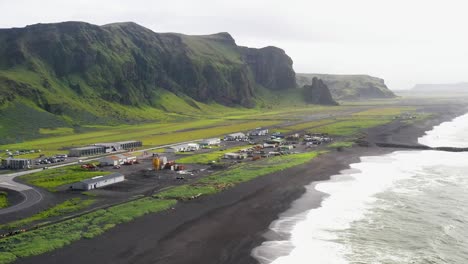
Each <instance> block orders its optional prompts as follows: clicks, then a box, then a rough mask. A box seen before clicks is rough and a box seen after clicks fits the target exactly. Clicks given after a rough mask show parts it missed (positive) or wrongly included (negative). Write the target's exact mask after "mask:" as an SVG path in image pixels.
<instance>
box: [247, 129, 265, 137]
mask: <svg viewBox="0 0 468 264" xmlns="http://www.w3.org/2000/svg"><path fill="white" fill-rule="evenodd" d="M248 134H249V136H266V135H268V129H267V128H261V127H258V128H256V129H255V130H252V131H250V132H249V133H248Z"/></svg>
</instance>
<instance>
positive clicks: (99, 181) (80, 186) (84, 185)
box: [71, 172, 125, 191]
mask: <svg viewBox="0 0 468 264" xmlns="http://www.w3.org/2000/svg"><path fill="white" fill-rule="evenodd" d="M124 180H125V176H124V175H123V174H121V173H118V172H116V173H112V174H109V175H106V176H97V177H93V178H91V179H86V180H82V181H80V182H77V183H74V184H72V185H71V188H72V189H74V190H83V191H88V190H92V189H97V188H101V187H105V186H108V185H111V184H115V183H118V182H123V181H124Z"/></svg>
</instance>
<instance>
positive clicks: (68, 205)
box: [0, 198, 94, 230]
mask: <svg viewBox="0 0 468 264" xmlns="http://www.w3.org/2000/svg"><path fill="white" fill-rule="evenodd" d="M92 203H94V200H93V199H87V200H84V199H81V198H73V199H70V200H67V201H65V202H63V203H60V204H58V205H56V206H54V207H51V208H49V209H47V210H44V211H42V212H40V213H37V214H35V215H33V216H31V217H27V218H23V219H21V220H18V221H14V222H10V223H8V224H4V225H0V229H3V230H14V229H18V228H20V227H23V226H26V225H29V224H31V223H35V222H36V223H37V222H39V221H42V220H45V219H48V218H51V217H57V216H64V215H67V214H70V213H73V212H77V211H80V210H82V209H85V208H87V207H88V206H90V205H91V204H92Z"/></svg>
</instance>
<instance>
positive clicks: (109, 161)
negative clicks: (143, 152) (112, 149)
mask: <svg viewBox="0 0 468 264" xmlns="http://www.w3.org/2000/svg"><path fill="white" fill-rule="evenodd" d="M99 163H100V164H101V165H102V166H116V165H121V164H123V163H124V161H123V160H122V157H120V156H119V155H113V156H107V157H104V158H101V159H99Z"/></svg>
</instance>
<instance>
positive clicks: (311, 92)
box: [302, 77, 338, 105]
mask: <svg viewBox="0 0 468 264" xmlns="http://www.w3.org/2000/svg"><path fill="white" fill-rule="evenodd" d="M302 89H303V94H304V100H305V101H306V102H307V103H310V104H321V105H338V103H337V102H336V101H335V100H333V98H332V95H331V93H330V90H329V89H328V87H327V85H326V84H325V83H324V82H323V81H322V80H320V79H318V78H317V77H314V78H312V84H311V85H304V86H303V88H302Z"/></svg>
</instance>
